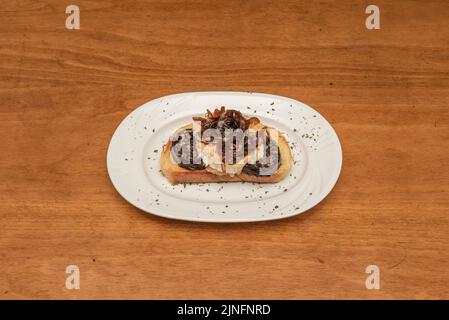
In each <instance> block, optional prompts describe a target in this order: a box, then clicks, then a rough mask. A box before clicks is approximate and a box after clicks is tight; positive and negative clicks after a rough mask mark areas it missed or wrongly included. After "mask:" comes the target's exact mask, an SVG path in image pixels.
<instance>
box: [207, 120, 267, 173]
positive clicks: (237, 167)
mask: <svg viewBox="0 0 449 320" xmlns="http://www.w3.org/2000/svg"><path fill="white" fill-rule="evenodd" d="M262 128H264V126H263V125H262V124H260V123H258V124H255V125H251V127H250V128H249V130H250V131H252V132H251V133H254V134H255V133H256V132H257V131H258V130H260V129H262ZM198 151H199V154H200V155H201V157H202V159H203V162H204V164H205V166H206V170H207V171H208V172H210V173H213V174H216V175H230V176H231V177H232V176H234V175H237V174H240V173H241V172H242V170H243V167H244V166H245V165H246V164H247V163H248V162H250V159H251V160H252V161H251V163H255V162H256V161H257V160H258V159H261V158H262V157H263V156H264V154H265V146H264V145H263V144H259V145H258V146H257V148H256V149H255V150H253V151H252V152H251V153H249V154H248V155H246V156H245V157H243V158H242V159H241V160H240V161H239V162H238V163H235V164H226V163H223V162H222V157H221V155H220V154H219V152H217V145H216V144H214V143H209V144H205V143H200V144H199V150H198Z"/></svg>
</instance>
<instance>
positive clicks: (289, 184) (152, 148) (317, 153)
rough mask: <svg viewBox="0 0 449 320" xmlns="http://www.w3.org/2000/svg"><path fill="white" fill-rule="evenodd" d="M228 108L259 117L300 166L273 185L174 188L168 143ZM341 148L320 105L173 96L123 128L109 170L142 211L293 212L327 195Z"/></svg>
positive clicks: (242, 217) (242, 216)
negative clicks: (209, 113) (164, 168)
mask: <svg viewBox="0 0 449 320" xmlns="http://www.w3.org/2000/svg"><path fill="white" fill-rule="evenodd" d="M220 106H225V107H226V108H232V109H236V110H239V111H241V112H242V113H243V114H246V115H252V116H257V117H258V118H259V119H260V120H261V121H262V122H263V123H265V124H267V125H270V126H272V127H274V128H276V129H278V130H280V131H281V132H283V133H284V135H285V136H286V138H287V140H288V142H289V145H290V147H291V149H292V155H293V160H294V165H293V167H292V170H291V172H290V175H289V176H288V177H287V178H285V179H284V180H283V181H281V182H279V183H275V184H257V183H240V182H233V183H201V184H185V185H182V184H181V185H176V186H172V185H171V184H170V183H169V182H168V181H167V179H166V178H165V177H164V176H163V175H162V174H161V172H160V167H159V157H160V153H161V149H162V145H163V144H165V143H166V142H167V140H168V138H169V136H170V135H171V134H172V133H173V132H174V131H175V130H176V129H178V128H179V127H181V126H183V125H185V124H188V123H190V122H192V116H194V115H204V113H205V112H206V109H214V108H215V107H220ZM341 165H342V150H341V145H340V142H339V140H338V137H337V135H336V133H335V131H334V130H333V128H332V127H331V125H330V124H329V123H328V122H327V121H326V120H325V119H324V118H323V117H322V116H321V115H320V114H319V113H318V112H317V111H315V110H314V109H312V108H311V107H309V106H307V105H305V104H304V103H301V102H299V101H296V100H293V99H289V98H286V97H281V96H275V95H270V94H261V93H243V92H194V93H182V94H175V95H170V96H166V97H162V98H159V99H155V100H152V101H150V102H147V103H145V104H144V105H142V106H140V107H139V108H137V109H135V110H134V111H133V112H131V113H130V114H129V115H128V116H127V117H126V118H125V119H124V120H123V121H122V123H120V125H119V126H118V128H117V130H116V131H115V133H114V135H113V136H112V139H111V142H110V144H109V149H108V155H107V167H108V172H109V176H110V178H111V181H112V183H113V184H114V187H115V188H116V189H117V191H118V192H119V193H120V194H121V195H122V196H123V198H125V199H126V200H127V201H129V202H130V203H131V204H133V205H134V206H136V207H137V208H139V209H142V210H143V211H146V212H149V213H152V214H155V215H158V216H163V217H167V218H173V219H180V220H189V221H203V222H249V221H263V220H273V219H280V218H286V217H290V216H293V215H296V214H299V213H302V212H304V211H306V210H308V209H310V208H312V207H313V206H315V205H316V204H318V203H319V202H320V201H321V200H323V199H324V198H325V197H326V195H327V194H328V193H329V192H330V191H331V190H332V188H333V187H334V185H335V183H336V182H337V179H338V176H339V174H340V170H341Z"/></svg>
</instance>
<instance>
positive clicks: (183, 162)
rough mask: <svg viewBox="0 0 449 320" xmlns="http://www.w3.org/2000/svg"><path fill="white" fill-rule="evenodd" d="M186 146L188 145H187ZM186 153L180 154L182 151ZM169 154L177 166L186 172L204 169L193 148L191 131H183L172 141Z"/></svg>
mask: <svg viewBox="0 0 449 320" xmlns="http://www.w3.org/2000/svg"><path fill="white" fill-rule="evenodd" d="M187 144H188V145H187ZM183 150H184V151H187V152H182V151H183ZM171 154H172V157H173V159H175V161H176V163H177V164H178V166H180V167H181V168H184V169H188V170H203V169H205V168H206V166H205V165H204V162H203V160H202V159H201V157H200V155H199V154H198V151H197V150H194V148H193V130H192V129H184V130H182V131H181V132H179V133H178V134H177V137H176V139H174V140H173V141H172V148H171Z"/></svg>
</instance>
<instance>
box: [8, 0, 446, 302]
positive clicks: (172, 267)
mask: <svg viewBox="0 0 449 320" xmlns="http://www.w3.org/2000/svg"><path fill="white" fill-rule="evenodd" d="M70 3H71V2H68V3H64V2H61V1H56V0H42V1H34V0H33V1H32V0H21V1H6V0H2V1H1V2H0V112H1V118H0V126H1V133H2V138H1V139H0V149H1V150H2V151H1V156H0V298H1V299H8V298H14V299H18V298H39V299H48V298H70V299H72V298H187V299H188V298H285V299H293V298H343V299H345V298H368V299H377V298H387V299H391V298H446V299H447V298H449V273H448V270H449V170H448V164H449V152H448V150H449V29H448V28H447V23H448V21H447V17H448V16H449V6H448V4H447V1H444V0H431V1H426V2H422V1H404V0H401V1H386V0H379V1H376V4H377V5H378V6H379V7H380V10H381V29H380V30H371V31H370V30H367V29H366V28H365V18H366V16H367V15H366V14H365V7H366V6H367V5H368V4H370V3H369V2H364V1H355V0H353V1H331V0H328V1H313V2H312V1H310V2H309V1H307V2H306V1H304V2H303V1H298V0H294V1H261V0H251V1H236V0H228V1H214V0H212V1H211V0H208V1H205V0H204V1H203V0H197V1H180V0H168V1H162V0H160V1H142V0H137V1H134V0H133V1H131V0H126V1H119V0H117V1H112V0H101V1H96V0H91V1H82V0H81V1H76V4H77V5H78V6H79V7H80V9H81V29H80V30H66V29H65V18H66V14H65V6H66V5H68V4H70ZM211 90H235V91H255V92H267V93H273V94H279V95H285V96H288V97H291V98H294V99H298V100H301V101H303V102H305V103H307V104H310V105H311V106H313V107H315V108H316V109H317V110H319V112H320V113H322V114H323V115H324V116H325V117H326V118H327V119H329V121H330V122H331V124H332V125H333V126H334V127H335V129H336V131H337V133H338V134H339V137H340V139H341V142H342V145H343V152H344V165H343V170H342V174H341V177H340V179H339V181H338V183H337V185H336V187H335V189H334V190H333V191H332V193H331V194H330V195H329V196H328V197H327V198H326V199H325V201H323V202H322V203H321V204H320V205H318V206H317V207H315V208H314V209H312V210H310V211H309V212H308V213H306V214H303V215H300V216H296V217H293V218H290V219H286V220H280V221H273V222H266V223H253V224H251V223H248V224H233V225H216V224H201V223H189V222H179V221H171V220H167V219H163V218H158V217H154V216H151V215H147V214H143V213H142V212H140V211H139V210H138V209H135V208H134V207H132V206H131V205H129V204H128V203H127V202H126V201H125V200H123V199H122V198H121V197H120V196H119V195H118V194H117V192H116V191H115V190H114V188H113V186H112V184H111V183H110V181H109V178H108V175H107V171H106V149H107V146H108V143H109V140H110V138H111V136H112V134H113V132H114V130H115V128H116V127H117V125H118V124H119V123H120V121H121V120H122V119H123V118H124V117H125V116H126V115H127V114H128V113H129V112H130V111H131V110H133V109H134V108H136V107H137V106H139V105H141V104H142V103H144V102H146V101H149V100H151V99H154V98H157V97H160V96H163V95H167V94H171V93H178V92H186V91H211ZM69 264H76V265H78V266H79V267H80V270H81V289H80V290H66V289H65V278H66V274H65V268H66V266H67V265H69ZM370 264H376V265H378V266H379V267H380V269H381V290H367V289H366V288H365V279H366V276H367V275H366V274H365V268H366V266H368V265H370Z"/></svg>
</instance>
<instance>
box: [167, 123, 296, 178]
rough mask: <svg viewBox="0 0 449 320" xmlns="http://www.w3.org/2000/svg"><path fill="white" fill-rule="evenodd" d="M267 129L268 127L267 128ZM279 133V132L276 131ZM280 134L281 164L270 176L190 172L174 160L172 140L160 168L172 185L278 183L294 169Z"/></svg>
mask: <svg viewBox="0 0 449 320" xmlns="http://www.w3.org/2000/svg"><path fill="white" fill-rule="evenodd" d="M265 127H266V126H265ZM189 128H192V125H191V124H190V125H186V126H184V127H182V128H179V129H178V130H177V131H179V130H182V129H189ZM266 128H267V130H275V129H273V128H269V127H266ZM276 131H277V130H276ZM277 134H278V141H277V144H278V147H279V154H280V164H279V166H278V169H277V171H276V172H275V173H273V174H272V175H269V176H261V175H251V174H247V173H245V172H241V173H239V174H236V175H233V176H231V175H227V174H223V175H218V174H214V173H212V172H209V171H207V170H206V169H199V170H190V169H186V168H183V167H180V166H179V165H178V164H177V163H176V162H175V161H174V160H173V158H172V155H171V149H172V138H170V139H169V140H168V142H167V143H166V144H165V145H164V146H163V148H162V154H161V159H160V167H161V172H162V174H163V175H164V176H165V177H167V179H168V180H169V181H170V183H171V184H173V185H175V184H179V183H211V182H242V181H243V182H256V183H276V182H279V181H281V180H283V179H284V178H285V177H286V176H287V175H288V173H289V172H290V169H291V167H292V162H293V160H292V155H291V151H290V147H289V145H288V142H287V140H286V139H285V137H284V136H283V135H282V133H280V132H279V131H277Z"/></svg>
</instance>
